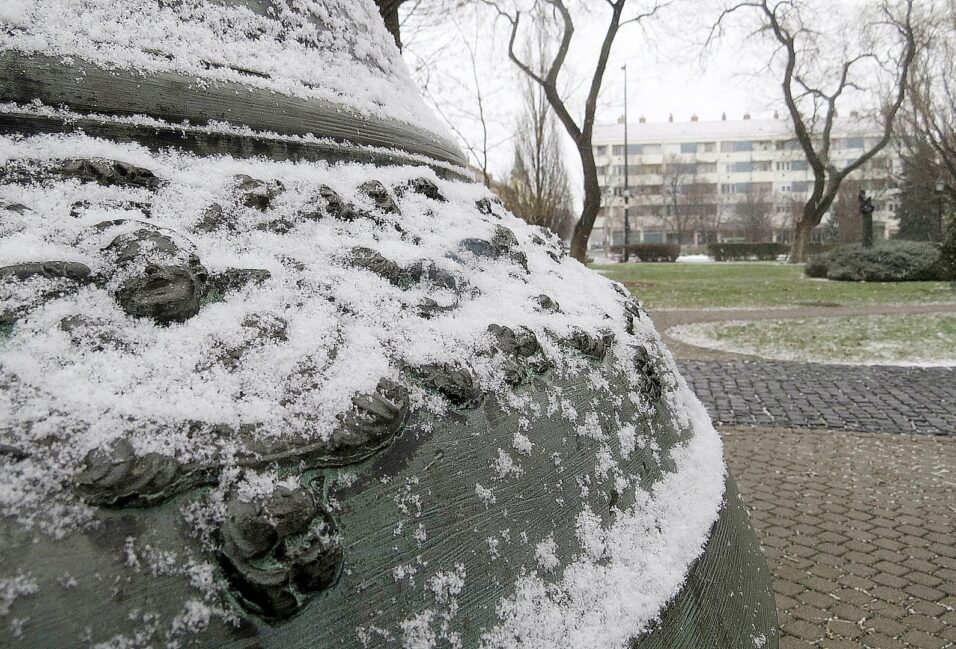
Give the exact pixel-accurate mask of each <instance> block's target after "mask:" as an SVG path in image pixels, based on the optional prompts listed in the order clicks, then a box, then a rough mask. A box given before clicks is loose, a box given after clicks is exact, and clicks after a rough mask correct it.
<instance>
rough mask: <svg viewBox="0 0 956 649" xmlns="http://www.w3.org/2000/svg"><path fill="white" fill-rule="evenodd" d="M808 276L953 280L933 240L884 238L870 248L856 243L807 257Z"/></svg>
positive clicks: (848, 279) (845, 279)
mask: <svg viewBox="0 0 956 649" xmlns="http://www.w3.org/2000/svg"><path fill="white" fill-rule="evenodd" d="M804 273H806V275H807V276H808V277H826V278H827V279H832V280H836V281H842V282H923V281H946V280H951V279H953V274H954V270H953V269H952V268H951V267H948V265H947V264H946V263H944V260H943V258H942V256H941V254H940V248H939V246H938V245H937V244H935V243H929V242H925V241H886V242H883V243H880V244H879V245H876V246H874V247H872V248H864V247H863V246H861V245H859V244H857V245H852V246H845V247H843V248H838V249H836V250H832V251H830V252H827V253H823V254H820V255H815V256H813V257H811V258H810V261H809V262H808V263H807V265H806V267H805V268H804Z"/></svg>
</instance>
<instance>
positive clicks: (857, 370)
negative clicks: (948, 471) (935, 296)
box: [679, 360, 956, 435]
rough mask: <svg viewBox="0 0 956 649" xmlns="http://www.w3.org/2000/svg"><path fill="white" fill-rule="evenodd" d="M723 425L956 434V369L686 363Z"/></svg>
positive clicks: (689, 374) (685, 369)
mask: <svg viewBox="0 0 956 649" xmlns="http://www.w3.org/2000/svg"><path fill="white" fill-rule="evenodd" d="M679 364H680V366H681V371H682V373H683V375H684V377H685V378H686V379H687V381H688V383H690V384H691V387H692V388H693V389H694V390H695V391H696V392H697V396H699V397H700V400H701V401H703V402H704V404H705V405H706V406H707V409H708V410H709V411H710V414H711V416H712V417H713V419H714V422H715V423H716V424H717V425H729V426H751V425H755V426H768V427H771V426H772V427H783V428H819V429H824V428H825V429H829V430H852V431H858V432H897V433H898V432H918V433H931V434H936V435H956V369H954V368H946V367H938V368H932V367H930V368H917V367H887V366H869V367H865V366H852V365H817V364H810V363H785V362H776V361H774V362H753V361H701V360H682V361H680V363H679Z"/></svg>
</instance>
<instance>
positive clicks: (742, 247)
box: [707, 243, 790, 261]
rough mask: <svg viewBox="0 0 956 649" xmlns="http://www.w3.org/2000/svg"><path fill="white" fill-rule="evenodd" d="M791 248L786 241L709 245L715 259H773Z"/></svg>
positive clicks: (708, 248) (711, 254) (708, 247)
mask: <svg viewBox="0 0 956 649" xmlns="http://www.w3.org/2000/svg"><path fill="white" fill-rule="evenodd" d="M789 249H790V247H789V246H788V245H787V244H785V243H712V244H710V245H708V246H707V250H708V251H710V256H711V257H713V258H714V261H748V260H757V261H773V260H775V259H776V258H777V257H779V256H780V255H785V254H787V251H788V250H789Z"/></svg>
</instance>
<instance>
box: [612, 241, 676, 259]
mask: <svg viewBox="0 0 956 649" xmlns="http://www.w3.org/2000/svg"><path fill="white" fill-rule="evenodd" d="M611 252H613V253H615V254H619V255H622V254H624V246H611ZM627 252H628V255H629V256H630V257H631V258H637V259H638V260H639V261H648V262H662V261H666V262H675V261H677V258H678V257H680V246H679V245H677V244H676V243H629V244H627Z"/></svg>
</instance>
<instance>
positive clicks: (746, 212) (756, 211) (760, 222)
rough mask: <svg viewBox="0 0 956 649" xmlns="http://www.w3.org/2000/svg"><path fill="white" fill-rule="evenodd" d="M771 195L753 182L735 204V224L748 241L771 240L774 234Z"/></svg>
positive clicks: (760, 241)
mask: <svg viewBox="0 0 956 649" xmlns="http://www.w3.org/2000/svg"><path fill="white" fill-rule="evenodd" d="M771 196H772V195H771V193H770V192H769V191H767V190H765V189H761V188H759V187H755V186H754V184H753V183H751V184H750V185H749V187H748V188H747V190H746V191H744V192H742V193H741V194H740V198H739V200H738V201H737V202H736V203H735V204H734V225H735V226H736V228H737V229H738V230H739V231H740V234H741V235H742V236H743V237H744V238H745V239H746V240H747V241H751V242H754V243H762V242H764V241H769V240H770V237H771V235H772V234H773V220H772V218H771V212H772V211H773V201H772V198H771Z"/></svg>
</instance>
